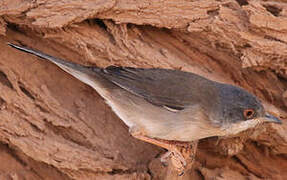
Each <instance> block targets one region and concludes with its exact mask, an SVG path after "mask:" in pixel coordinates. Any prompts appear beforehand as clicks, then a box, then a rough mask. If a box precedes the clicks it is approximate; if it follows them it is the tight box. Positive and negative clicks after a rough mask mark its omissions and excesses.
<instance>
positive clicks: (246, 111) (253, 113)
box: [243, 109, 255, 119]
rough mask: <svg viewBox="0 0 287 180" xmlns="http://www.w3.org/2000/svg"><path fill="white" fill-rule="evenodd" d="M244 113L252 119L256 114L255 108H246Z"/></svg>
mask: <svg viewBox="0 0 287 180" xmlns="http://www.w3.org/2000/svg"><path fill="white" fill-rule="evenodd" d="M243 115H244V117H245V118H246V119H252V118H253V117H254V115H255V111H254V109H245V110H244V112H243Z"/></svg>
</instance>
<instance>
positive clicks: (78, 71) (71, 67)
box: [8, 43, 101, 89]
mask: <svg viewBox="0 0 287 180" xmlns="http://www.w3.org/2000/svg"><path fill="white" fill-rule="evenodd" d="M8 45H9V46H11V47H13V48H16V49H18V50H20V51H24V52H26V53H30V54H33V55H35V56H38V57H40V58H42V59H46V60H48V61H51V62H52V63H54V64H56V65H57V66H59V67H60V68H61V69H63V70H64V71H66V72H67V73H69V74H71V75H73V76H74V77H76V78H77V79H79V80H80V81H82V82H84V83H86V84H88V85H89V86H91V87H93V88H96V86H97V85H96V84H97V83H96V82H95V79H96V78H97V76H98V73H97V72H99V71H100V70H101V69H100V68H97V67H86V66H82V65H79V64H75V63H72V62H68V61H65V60H62V59H59V58H56V57H53V56H50V55H48V54H46V53H43V52H41V51H38V50H35V49H31V48H28V47H23V46H18V45H15V44H12V43H8ZM96 89H97V88H96Z"/></svg>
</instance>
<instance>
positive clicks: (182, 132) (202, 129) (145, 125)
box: [8, 43, 282, 167]
mask: <svg viewBox="0 0 287 180" xmlns="http://www.w3.org/2000/svg"><path fill="white" fill-rule="evenodd" d="M8 45H9V46H11V47H13V48H16V49H17V50H20V51H23V52H26V53H30V54H33V55H35V56H38V57H40V58H42V59H45V60H48V61H50V62H52V63H54V64H56V65H57V66H58V67H60V68H61V69H62V70H64V71H66V72H67V73H69V74H71V75H72V76H74V77H75V78H77V79H78V80H80V81H82V82H83V83H85V84H87V85H89V86H90V87H92V88H93V89H95V90H96V91H97V92H98V93H99V95H100V96H102V97H103V99H104V100H105V101H106V103H107V104H108V105H109V106H110V107H111V109H112V110H113V111H114V113H115V114H116V115H117V116H118V117H119V118H120V119H121V120H122V121H123V122H124V123H125V124H126V125H127V126H128V128H129V132H130V134H131V135H132V136H133V137H135V138H137V139H139V140H142V141H145V142H148V143H151V144H154V145H157V146H160V147H163V148H165V149H167V150H168V153H169V154H170V153H172V154H173V155H174V157H175V158H177V161H179V162H180V164H181V165H182V166H183V167H184V166H185V165H186V162H185V159H184V157H183V156H182V154H181V152H179V151H178V150H177V149H176V148H175V147H174V146H173V144H174V142H195V141H198V140H200V139H204V138H208V137H214V136H215V137H229V136H233V135H236V134H238V133H240V132H242V131H245V130H247V129H250V128H254V127H255V126H257V125H258V124H261V123H263V122H270V123H277V124H281V123H282V122H281V120H279V119H278V118H277V117H275V116H273V115H271V114H269V113H267V112H266V111H265V109H264V107H263V105H262V102H261V101H260V100H259V99H258V98H257V97H256V96H255V95H253V94H251V93H249V92H248V91H246V90H244V89H243V88H240V87H237V86H234V85H231V84H225V83H221V82H216V81H213V80H210V79H207V78H205V77H203V76H200V75H197V74H195V73H192V72H185V71H181V70H173V69H163V68H135V67H121V66H112V65H111V66H108V67H106V68H100V67H92V66H83V65H80V64H76V63H73V62H71V61H67V60H63V59H60V58H57V57H54V56H51V55H48V54H45V53H43V52H41V51H39V50H35V49H31V48H29V47H25V46H19V45H16V44H12V43H8Z"/></svg>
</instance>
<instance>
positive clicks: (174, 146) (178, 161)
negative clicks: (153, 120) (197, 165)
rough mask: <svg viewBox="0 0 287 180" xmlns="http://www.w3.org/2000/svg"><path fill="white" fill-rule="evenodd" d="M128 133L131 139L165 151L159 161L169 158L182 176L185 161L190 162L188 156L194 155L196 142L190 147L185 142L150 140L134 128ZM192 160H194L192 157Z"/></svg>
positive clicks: (189, 144)
mask: <svg viewBox="0 0 287 180" xmlns="http://www.w3.org/2000/svg"><path fill="white" fill-rule="evenodd" d="M130 133H131V135H132V136H133V137H135V138H137V139H139V140H142V141H145V142H148V143H151V144H154V145H157V146H160V147H163V148H165V149H167V150H168V152H167V153H166V154H164V155H163V156H162V157H161V161H162V162H166V161H167V158H169V157H170V158H171V162H172V164H173V166H174V167H175V168H176V169H177V170H178V171H179V172H181V173H180V174H183V172H184V168H185V166H186V159H187V160H190V157H191V156H190V155H191V154H192V155H195V152H196V148H197V142H195V144H196V145H192V147H191V143H187V142H177V141H168V140H162V139H155V138H150V137H147V136H145V135H144V133H143V132H141V131H140V130H136V129H134V128H132V129H130ZM193 143H194V142H193ZM185 157H186V158H185ZM192 159H194V157H193V158H192ZM191 162H192V161H191Z"/></svg>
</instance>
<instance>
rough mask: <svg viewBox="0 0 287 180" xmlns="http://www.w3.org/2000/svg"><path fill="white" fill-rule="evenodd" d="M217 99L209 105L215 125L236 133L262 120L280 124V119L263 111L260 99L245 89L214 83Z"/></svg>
mask: <svg viewBox="0 0 287 180" xmlns="http://www.w3.org/2000/svg"><path fill="white" fill-rule="evenodd" d="M216 87H217V89H218V100H217V101H216V102H215V103H214V104H212V105H211V108H212V112H213V113H211V116H212V117H211V118H212V119H213V120H214V121H213V122H214V123H215V125H218V126H220V127H222V128H223V129H226V130H227V131H230V132H232V134H235V133H238V132H240V131H243V130H245V129H248V128H250V127H254V126H256V125H257V124H260V123H262V122H273V123H279V124H281V121H280V120H279V119H278V118H276V117H275V116H272V115H270V114H268V113H266V112H265V109H264V107H263V106H262V103H261V101H260V100H259V99H258V98H257V97H256V96H254V95H252V94H251V93H249V92H247V91H246V90H244V89H242V88H239V87H236V86H233V85H229V84H222V83H216Z"/></svg>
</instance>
